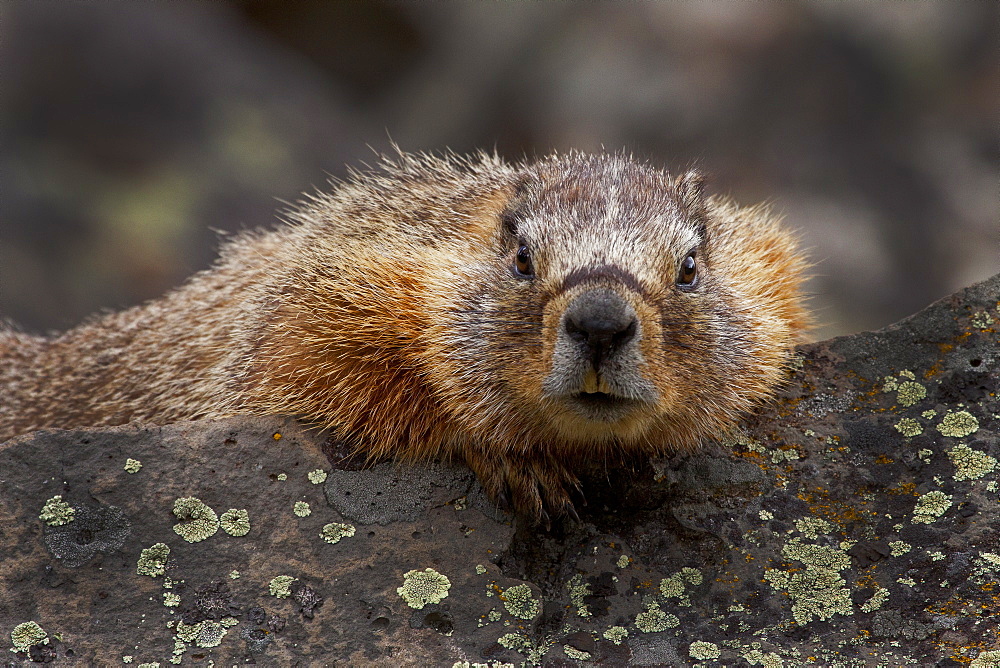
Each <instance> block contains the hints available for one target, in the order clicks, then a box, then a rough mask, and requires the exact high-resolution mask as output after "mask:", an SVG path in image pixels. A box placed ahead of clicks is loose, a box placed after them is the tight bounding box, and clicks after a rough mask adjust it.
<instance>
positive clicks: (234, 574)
mask: <svg viewBox="0 0 1000 668" xmlns="http://www.w3.org/2000/svg"><path fill="white" fill-rule="evenodd" d="M229 579H230V580H239V579H240V572H239V571H229Z"/></svg>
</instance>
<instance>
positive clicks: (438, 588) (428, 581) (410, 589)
mask: <svg viewBox="0 0 1000 668" xmlns="http://www.w3.org/2000/svg"><path fill="white" fill-rule="evenodd" d="M449 589H451V580H449V579H448V576H446V575H442V574H441V573H438V572H437V571H435V570H434V569H433V568H425V569H424V570H422V571H418V570H412V571H407V572H406V573H404V574H403V585H402V586H401V587H398V588H397V589H396V593H397V594H399V596H400V598H402V599H403V600H404V601H406V604H407V605H408V606H410V607H411V608H416V609H418V610H419V609H421V608H423V607H424V606H425V605H427V604H428V603H440V602H441V601H443V600H444V599H445V598H446V597H447V596H448V590H449Z"/></svg>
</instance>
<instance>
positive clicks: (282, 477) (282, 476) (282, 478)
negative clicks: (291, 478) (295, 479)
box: [278, 473, 288, 482]
mask: <svg viewBox="0 0 1000 668" xmlns="http://www.w3.org/2000/svg"><path fill="white" fill-rule="evenodd" d="M278 480H279V481H280V482H285V481H286V480H288V474H287V473H279V474H278Z"/></svg>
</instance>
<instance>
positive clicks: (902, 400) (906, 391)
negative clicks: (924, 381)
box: [896, 380, 927, 406]
mask: <svg viewBox="0 0 1000 668" xmlns="http://www.w3.org/2000/svg"><path fill="white" fill-rule="evenodd" d="M926 396H927V388H926V387H924V386H923V385H921V384H920V383H915V382H913V381H912V380H908V381H906V382H904V383H900V384H899V388H897V390H896V399H897V400H898V401H899V405H900V406H912V405H913V404H915V403H917V402H918V401H920V400H921V399H923V398H924V397H926Z"/></svg>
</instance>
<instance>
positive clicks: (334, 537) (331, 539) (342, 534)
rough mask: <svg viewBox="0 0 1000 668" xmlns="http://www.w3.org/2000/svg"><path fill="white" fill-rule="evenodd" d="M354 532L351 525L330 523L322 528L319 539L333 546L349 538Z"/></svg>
mask: <svg viewBox="0 0 1000 668" xmlns="http://www.w3.org/2000/svg"><path fill="white" fill-rule="evenodd" d="M354 532H355V529H354V526H353V525H351V524H340V523H338V522H331V523H330V524H326V525H324V526H323V529H322V531H320V534H319V535H320V538H322V539H323V540H325V541H326V542H328V543H330V544H331V545H333V544H335V543H339V542H340V539H341V538H350V537H351V536H353V535H354Z"/></svg>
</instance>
